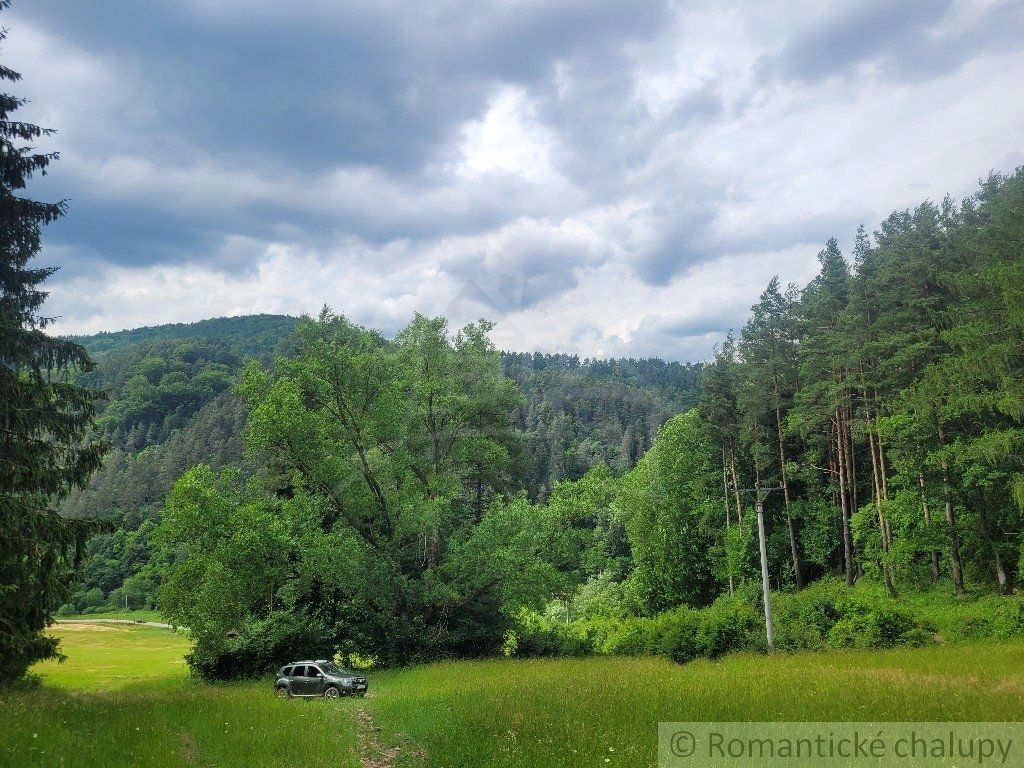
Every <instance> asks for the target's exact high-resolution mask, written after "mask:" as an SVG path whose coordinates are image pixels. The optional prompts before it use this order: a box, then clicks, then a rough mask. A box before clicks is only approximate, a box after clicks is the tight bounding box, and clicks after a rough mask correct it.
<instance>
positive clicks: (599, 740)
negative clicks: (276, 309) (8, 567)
mask: <svg viewBox="0 0 1024 768" xmlns="http://www.w3.org/2000/svg"><path fill="white" fill-rule="evenodd" d="M53 631H54V632H55V633H57V634H58V635H60V636H61V637H62V638H63V641H64V652H65V653H66V654H67V656H68V660H67V661H66V662H65V663H64V664H61V665H58V664H56V663H52V662H47V663H45V664H40V665H38V666H37V667H36V669H35V670H34V671H36V672H37V673H38V674H40V675H41V676H42V677H43V681H44V682H43V686H42V687H41V688H40V689H38V690H35V691H27V692H8V693H6V694H3V695H0V765H3V766H11V768H18V767H20V766H66V767H68V768H71V767H72V766H97V765H103V766H129V765H140V766H142V765H153V766H157V765H159V766H196V765H200V766H235V765H237V766H243V765H244V766H265V765H266V766H270V765H281V764H296V765H304V766H321V765H323V766H327V765H331V766H343V767H345V766H360V765H365V766H374V768H386V766H437V767H440V766H446V767H447V768H455V767H456V766H495V767H497V766H523V768H527V767H528V766H529V767H533V766H552V767H560V766H565V767H566V768H568V767H569V766H573V767H575V766H594V765H597V764H600V765H619V766H650V765H653V764H654V762H655V747H656V744H655V739H656V736H655V730H656V726H657V723H658V721H659V720H861V721H863V720H1016V719H1019V718H1020V713H1021V712H1022V711H1024V642H1021V641H1013V642H1002V643H996V642H992V643H981V644H969V645H948V646H938V647H930V648H924V649H916V650H915V649H899V650H891V651H843V652H839V651H835V652H825V653H801V654H794V655H777V656H774V657H771V658H767V657H763V656H757V655H737V656H731V657H727V658H725V659H723V660H721V661H715V662H712V661H697V662H693V663H690V664H686V665H682V666H680V665H677V664H674V663H672V662H671V661H668V660H666V659H661V658H639V659H632V658H611V657H599V658H585V659H559V660H554V659H551V660H547V659H543V660H515V661H504V660H494V661H474V662H449V663H442V664H433V665H429V666H422V667H416V668H411V669H403V670H388V671H381V672H378V673H375V674H371V676H370V679H371V688H372V691H371V695H370V696H369V697H367V698H366V699H352V700H341V701H338V702H326V701H320V700H316V701H302V700H293V701H288V700H279V699H277V698H275V697H274V696H273V692H272V690H271V686H270V684H269V682H268V681H266V680H264V681H254V682H245V683H230V684H217V685H209V684H202V683H198V682H196V681H194V680H193V679H192V678H190V677H189V676H188V674H187V669H186V667H185V665H184V663H183V660H182V655H183V653H184V652H185V651H186V650H187V640H186V639H185V638H184V637H183V636H181V635H177V634H174V633H172V632H169V631H167V630H162V629H157V628H152V627H142V626H139V627H136V626H131V625H116V624H110V625H102V624H101V625H95V624H78V625H76V624H60V625H57V626H56V627H54V629H53ZM361 761H362V762H361Z"/></svg>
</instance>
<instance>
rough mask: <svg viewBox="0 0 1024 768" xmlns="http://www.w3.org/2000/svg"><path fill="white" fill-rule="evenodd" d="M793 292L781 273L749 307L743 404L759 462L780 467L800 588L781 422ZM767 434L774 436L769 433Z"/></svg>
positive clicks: (791, 359)
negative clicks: (782, 283) (781, 279)
mask: <svg viewBox="0 0 1024 768" xmlns="http://www.w3.org/2000/svg"><path fill="white" fill-rule="evenodd" d="M795 294H796V289H795V288H794V287H793V286H790V287H789V288H788V289H787V290H786V292H785V293H783V291H782V290H781V289H780V287H779V278H778V277H773V278H772V279H771V281H770V282H769V283H768V287H767V288H765V290H764V292H763V293H762V294H761V297H760V300H759V301H758V303H757V304H755V305H754V306H753V307H751V313H752V317H751V318H750V320H748V321H747V323H746V325H744V326H743V332H742V334H741V336H740V353H741V356H742V358H743V362H744V363H746V364H747V366H748V368H747V370H748V377H747V385H748V386H747V391H746V393H745V397H744V403H745V408H744V410H746V411H747V416H748V418H749V419H750V424H751V429H752V433H753V434H754V435H755V438H754V442H755V443H760V448H761V450H760V452H758V451H756V450H755V453H760V455H759V456H758V457H757V459H756V462H757V464H758V465H760V464H762V463H764V464H767V463H768V462H769V461H771V462H772V463H774V464H775V465H776V467H777V469H778V480H779V482H780V483H781V486H782V498H783V505H784V506H783V511H784V513H785V517H786V528H787V530H788V533H789V549H790V553H789V554H790V561H791V565H792V568H793V580H794V582H795V584H796V587H797V589H800V588H801V587H803V574H802V572H801V569H800V553H799V548H798V546H797V532H796V523H795V521H794V520H793V516H792V512H791V509H790V504H791V502H792V499H793V495H792V489H791V488H790V483H789V476H788V471H789V470H788V467H787V464H788V459H787V453H786V435H785V430H784V427H783V425H784V424H785V422H786V419H787V414H788V411H789V408H790V405H791V403H792V399H793V394H794V392H795V391H796V389H797V360H796V342H797V339H796V322H795V319H796V318H795V314H794V310H795V304H796V295H795ZM765 430H767V432H765ZM768 434H770V435H771V437H770V438H767V437H766V435H768ZM769 445H770V446H771V448H770V450H769ZM755 448H757V446H756V445H755ZM769 456H770V457H771V458H770V459H769ZM755 470H756V471H755V474H756V477H755V479H756V481H757V482H758V484H763V478H762V476H761V467H760V466H756V467H755Z"/></svg>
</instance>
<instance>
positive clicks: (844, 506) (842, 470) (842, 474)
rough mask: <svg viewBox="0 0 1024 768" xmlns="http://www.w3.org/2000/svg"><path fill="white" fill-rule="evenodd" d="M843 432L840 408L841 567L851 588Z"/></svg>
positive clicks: (837, 429) (838, 419)
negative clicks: (842, 566) (844, 570)
mask: <svg viewBox="0 0 1024 768" xmlns="http://www.w3.org/2000/svg"><path fill="white" fill-rule="evenodd" d="M844 434H845V430H844V429H843V416H842V412H841V410H840V408H839V407H838V406H837V407H836V429H835V437H836V461H837V462H838V465H839V506H840V519H841V520H842V525H843V565H844V567H845V569H846V584H847V586H850V587H852V586H853V582H854V575H853V538H852V535H851V533H850V515H849V502H850V500H849V496H848V494H847V492H846V450H845V448H844V447H843V444H844V443H845V442H846V439H845V436H844Z"/></svg>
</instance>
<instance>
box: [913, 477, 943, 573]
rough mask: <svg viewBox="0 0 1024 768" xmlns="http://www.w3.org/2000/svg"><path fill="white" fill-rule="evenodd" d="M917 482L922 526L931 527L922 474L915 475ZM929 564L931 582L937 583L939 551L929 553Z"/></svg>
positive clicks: (930, 516)
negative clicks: (922, 520)
mask: <svg viewBox="0 0 1024 768" xmlns="http://www.w3.org/2000/svg"><path fill="white" fill-rule="evenodd" d="M917 482H918V483H919V484H920V486H921V508H922V509H923V510H924V524H925V527H926V528H931V526H932V513H931V511H930V510H929V509H928V493H927V492H926V491H925V487H924V472H918V473H917ZM931 563H932V581H933V582H937V581H938V580H939V576H940V575H941V571H940V568H939V550H937V549H933V550H932V551H931Z"/></svg>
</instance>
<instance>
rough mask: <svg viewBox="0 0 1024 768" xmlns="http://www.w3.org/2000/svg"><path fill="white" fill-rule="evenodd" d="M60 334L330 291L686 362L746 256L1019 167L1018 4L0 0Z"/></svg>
mask: <svg viewBox="0 0 1024 768" xmlns="http://www.w3.org/2000/svg"><path fill="white" fill-rule="evenodd" d="M0 22H2V23H3V25H4V26H6V27H8V28H9V29H10V37H9V39H8V41H7V42H6V44H5V45H4V48H3V53H2V61H3V63H4V64H6V65H8V66H10V67H12V68H13V69H15V70H18V71H20V72H22V74H23V75H24V80H23V81H22V82H21V83H19V84H17V85H16V86H15V91H16V93H18V94H19V95H24V96H28V97H29V98H30V99H31V100H32V103H31V104H30V105H29V106H27V107H26V108H25V109H23V110H22V111H21V112H19V116H21V117H22V118H23V119H32V120H34V121H36V122H40V123H42V124H44V125H47V126H50V127H53V128H56V129H58V131H59V133H58V134H57V137H56V140H55V144H54V146H55V147H56V148H58V149H59V150H60V152H61V157H62V159H61V162H60V164H59V165H58V166H57V167H56V168H55V169H54V170H53V172H52V173H51V174H50V175H49V176H47V177H46V179H44V180H40V181H37V182H36V183H34V185H33V187H32V188H31V191H32V192H33V193H34V194H35V195H36V196H38V197H42V198H60V197H66V198H68V199H69V200H70V203H71V209H70V214H69V216H68V217H67V219H66V220H64V221H62V222H59V223H57V224H55V225H53V226H51V227H50V228H49V229H48V231H47V232H46V233H45V243H46V245H45V248H44V254H43V261H44V262H46V263H54V264H58V265H60V266H61V271H60V273H59V275H58V276H57V277H55V278H53V279H52V280H51V282H50V287H51V290H52V293H51V299H50V302H49V305H48V308H49V311H50V312H52V313H57V314H59V315H61V317H62V320H61V322H60V324H59V326H58V328H59V330H60V331H62V332H93V331H99V330H114V329H120V328H126V327H137V326H141V325H153V324H158V323H165V322H173V321H192V320H198V319H201V318H206V317H216V316H223V315H238V314H249V313H256V312H272V313H287V314H299V313H302V312H316V311H317V310H318V309H319V308H320V306H322V305H323V304H325V303H326V304H329V305H330V306H332V307H333V308H335V309H336V310H337V311H339V312H343V313H345V314H346V315H348V316H349V317H350V318H352V319H353V320H356V321H358V322H360V323H364V324H366V325H370V326H374V327H377V328H380V329H382V330H383V331H385V332H386V333H388V334H392V333H394V332H395V331H396V330H398V329H399V328H401V327H402V326H403V325H405V324H406V323H407V322H408V321H409V320H410V318H411V317H412V315H413V313H414V312H416V311H419V312H423V313H428V314H445V315H447V316H449V317H450V318H451V319H452V321H453V322H455V323H462V322H466V321H469V320H472V319H475V318H478V317H488V318H491V319H493V320H495V321H497V322H498V327H497V329H496V331H495V334H494V338H495V341H496V342H497V343H498V344H499V346H501V347H504V348H508V349H520V350H534V349H540V350H545V351H566V352H578V353H579V354H581V355H588V356H595V355H596V356H610V355H616V356H620V355H622V356H645V355H658V356H662V357H666V358H671V359H677V360H693V359H701V358H704V357H705V356H707V355H708V354H709V352H710V350H711V347H712V345H713V344H714V343H715V342H716V341H717V340H719V339H720V338H721V336H722V335H723V334H724V332H725V331H726V330H727V329H728V328H729V327H731V326H736V327H738V326H739V325H741V324H742V322H743V321H744V319H745V317H746V314H747V309H748V308H749V306H750V304H751V303H752V302H753V301H755V300H756V298H757V296H758V294H759V293H760V291H761V290H762V289H763V287H764V285H765V284H766V283H767V281H768V280H769V279H770V278H771V276H772V275H774V274H776V273H778V274H779V275H780V276H781V277H782V279H783V281H784V282H786V281H796V282H798V283H801V284H802V283H803V282H805V281H806V280H807V279H809V278H810V277H811V276H813V274H814V271H815V268H816V266H817V262H816V254H817V252H818V250H819V249H820V248H821V247H822V244H823V243H824V241H825V240H826V239H827V238H828V237H830V236H833V235H834V236H837V237H838V238H839V240H840V243H841V245H843V246H844V248H847V247H848V246H849V244H850V242H851V241H852V236H853V234H854V231H855V229H856V227H857V225H858V224H860V223H861V222H863V223H864V224H865V225H866V226H867V227H868V228H869V229H872V228H874V227H875V226H877V224H878V223H879V221H880V220H881V219H882V218H884V217H885V216H886V215H887V214H888V213H889V212H890V211H892V210H894V209H902V208H906V207H908V206H913V205H916V204H917V203H919V202H921V201H922V200H924V199H927V198H930V199H933V200H938V199H940V198H941V197H942V196H943V195H945V194H946V193H947V192H948V193H951V194H952V195H954V196H956V197H962V196H963V195H966V194H970V193H971V192H972V191H973V190H974V189H975V187H976V184H977V181H978V179H979V178H980V177H982V176H984V175H986V174H987V173H988V172H989V170H992V169H994V170H999V171H1012V170H1013V169H1014V168H1015V167H1016V166H1018V165H1021V164H1024V85H1022V83H1024V1H1022V0H977V1H974V0H963V1H959V2H954V1H949V2H946V1H944V0H899V1H898V2H893V1H892V0H855V1H851V2H843V3H828V2H822V0H807V1H801V0H797V1H794V2H779V1H775V2H763V3H738V2H721V1H719V2H673V3H662V2H653V1H650V0H619V1H618V2H609V1H607V0H588V1H587V2H577V1H571V2H557V1H556V0H502V1H500V2H493V3H488V2H482V1H481V0H455V1H449V0H431V2H416V3H410V2H396V1H393V0H372V1H371V2H366V3H358V2H340V1H338V0H289V2H280V0H177V1H176V2H157V1H156V0H120V1H119V2H118V1H115V0H92V1H91V2H82V0H45V1H44V0H16V2H15V5H14V7H13V8H12V9H11V10H10V11H8V12H5V13H4V14H3V15H2V17H0Z"/></svg>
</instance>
